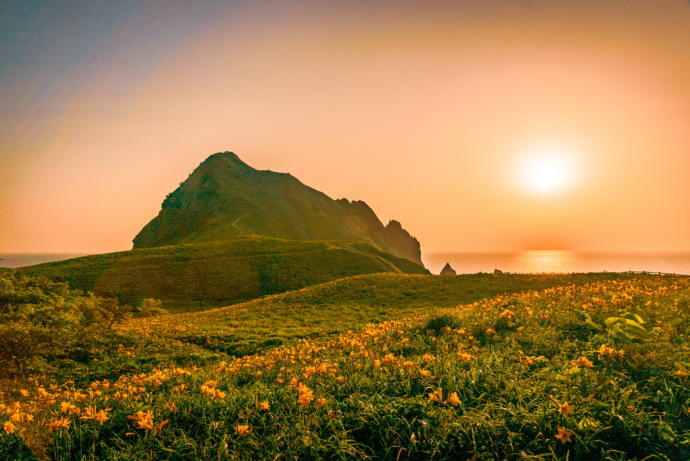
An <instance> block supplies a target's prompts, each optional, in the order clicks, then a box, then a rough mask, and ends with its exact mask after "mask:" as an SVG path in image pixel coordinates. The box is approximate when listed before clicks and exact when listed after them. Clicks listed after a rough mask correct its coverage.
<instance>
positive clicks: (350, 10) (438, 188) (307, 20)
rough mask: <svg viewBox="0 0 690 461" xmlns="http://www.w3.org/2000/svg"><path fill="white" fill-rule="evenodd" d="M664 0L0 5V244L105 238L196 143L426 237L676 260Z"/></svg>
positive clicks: (686, 63)
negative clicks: (654, 254) (664, 254)
mask: <svg viewBox="0 0 690 461" xmlns="http://www.w3.org/2000/svg"><path fill="white" fill-rule="evenodd" d="M688 56H690V4H688V2H686V1H683V0H655V1H654V2H651V1H648V0H578V1H573V0H512V1H511V0H473V1H470V0H454V1H434V0H429V1H424V2H413V1H404V0H395V1H387V0H380V1H376V2H370V1H356V0H354V1H348V2H337V1H325V0H320V1H306V0H295V1H291V2H283V1H261V0H254V1H234V2H233V1H213V0H209V1H205V2H192V1H187V2H185V1H179V0H166V1H163V0H160V1H145V0H136V1H134V0H118V1H107V0H92V1H36V0H21V1H17V0H0V252H5V253H14V252H36V253H43V252H71V253H104V252H111V251H121V250H128V249H130V248H131V247H132V239H133V238H134V236H135V235H136V234H137V233H138V232H139V230H140V229H141V228H142V227H143V226H144V225H145V224H146V223H147V222H148V221H150V220H151V219H153V218H154V217H155V216H156V214H157V213H158V211H159V210H160V206H161V203H162V201H163V199H164V198H165V196H166V195H167V194H168V193H170V192H172V191H173V190H174V189H175V188H176V187H177V186H178V185H179V183H180V182H182V181H184V179H186V178H187V176H188V175H189V173H191V171H193V170H194V168H196V167H197V166H198V165H199V163H201V162H202V161H203V160H204V159H205V158H206V157H208V156H209V155H211V154H213V153H215V152H222V151H232V152H235V153H236V154H237V155H239V157H240V158H241V159H242V160H244V161H245V162H246V163H247V164H249V165H251V166H253V167H254V168H257V169H262V170H273V171H278V172H289V173H290V174H292V175H293V176H295V177H297V178H298V179H300V180H301V181H302V182H303V183H304V184H307V185H309V186H311V187H313V188H315V189H317V190H320V191H322V192H324V193H326V194H327V195H328V196H330V197H332V198H334V199H336V198H343V197H345V198H348V199H350V200H364V201H365V202H367V203H368V204H369V205H370V206H371V207H372V208H373V209H374V211H375V212H376V213H377V214H378V216H379V217H380V218H381V220H382V221H383V222H384V223H385V222H387V221H388V220H390V219H396V220H398V221H400V222H401V223H402V224H403V227H405V228H406V229H407V230H408V231H409V232H410V233H411V234H412V235H414V236H415V237H417V238H418V239H419V240H420V242H421V244H422V251H423V252H432V251H513V250H525V249H569V250H578V251H690V59H688Z"/></svg>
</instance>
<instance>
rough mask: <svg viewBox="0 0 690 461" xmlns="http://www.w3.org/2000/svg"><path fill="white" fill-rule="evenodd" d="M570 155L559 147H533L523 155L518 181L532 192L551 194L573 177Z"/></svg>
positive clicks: (569, 181)
mask: <svg viewBox="0 0 690 461" xmlns="http://www.w3.org/2000/svg"><path fill="white" fill-rule="evenodd" d="M574 170H575V169H574V165H573V161H572V156H571V155H570V153H569V152H568V151H566V150H563V149H559V148H553V147H550V148H539V149H533V150H531V151H529V152H527V153H525V155H524V156H523V158H522V160H521V163H520V165H519V168H518V177H517V179H518V183H519V185H520V186H521V187H524V188H526V189H528V190H530V191H532V192H535V193H539V194H553V193H555V192H559V191H561V190H563V189H565V188H567V187H568V186H570V185H571V183H572V182H573V180H574V179H575V171H574Z"/></svg>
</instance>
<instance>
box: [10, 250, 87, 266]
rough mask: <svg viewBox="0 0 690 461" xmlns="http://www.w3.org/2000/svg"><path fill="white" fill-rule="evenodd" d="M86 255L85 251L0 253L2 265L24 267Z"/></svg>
mask: <svg viewBox="0 0 690 461" xmlns="http://www.w3.org/2000/svg"><path fill="white" fill-rule="evenodd" d="M78 256H85V255H84V253H0V267H22V266H31V265H33V264H41V263H48V262H51V261H61V260H63V259H70V258H76V257H78Z"/></svg>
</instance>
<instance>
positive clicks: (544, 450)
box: [0, 276, 690, 460]
mask: <svg viewBox="0 0 690 461" xmlns="http://www.w3.org/2000/svg"><path fill="white" fill-rule="evenodd" d="M499 277H501V278H502V277H505V278H506V280H504V282H506V283H507V282H508V281H509V279H510V278H511V277H513V276H499ZM499 277H497V278H499ZM363 279H366V278H357V279H351V281H350V282H351V283H354V284H355V285H354V286H357V285H360V284H361V282H362V281H363ZM392 279H393V278H391V279H390V280H388V279H387V278H386V277H380V279H379V281H378V282H377V285H374V284H372V285H370V290H371V293H374V292H376V291H377V288H380V292H381V293H382V295H381V297H377V296H376V295H374V296H373V297H372V298H371V299H372V301H371V304H372V305H382V304H384V303H385V301H384V299H385V298H386V296H385V293H386V292H387V291H388V290H392V289H394V288H393V287H394V285H395V284H394V283H393V281H392ZM415 279H416V280H417V281H418V285H417V286H416V289H415V288H414V287H413V288H410V291H405V290H406V288H405V287H408V286H409V285H411V284H413V282H414V281H415ZM425 279H426V280H429V281H430V280H432V279H440V280H443V281H442V282H441V283H449V284H450V283H451V282H446V281H445V280H451V278H448V279H445V278H441V277H434V278H432V277H428V278H425V277H417V278H415V277H404V278H401V279H400V280H399V281H403V280H404V283H398V284H397V287H398V290H402V292H401V293H400V295H399V296H398V297H397V298H396V299H395V300H392V301H390V306H391V308H392V307H393V306H395V305H398V304H399V303H401V304H402V305H405V301H404V300H405V299H406V297H410V296H413V297H416V296H417V295H416V294H417V293H418V294H419V297H418V301H419V304H420V306H421V307H420V311H419V312H418V313H417V314H416V315H414V316H412V317H409V318H407V319H402V320H395V321H389V322H384V323H377V324H370V325H367V326H365V327H364V328H361V329H360V328H357V329H355V331H353V332H346V333H342V334H340V335H333V336H326V337H322V338H316V339H303V340H301V341H300V342H299V343H298V344H295V345H290V346H285V347H279V348H275V349H272V350H271V351H268V352H265V353H263V354H258V355H253V356H246V357H241V358H237V359H232V360H226V361H224V362H220V363H217V364H214V365H212V366H208V367H204V368H203V369H199V368H194V367H172V368H161V369H158V370H155V371H152V372H150V373H144V374H136V375H126V376H123V377H121V378H120V379H118V380H117V381H99V382H94V383H91V384H90V385H89V386H87V387H86V388H77V387H75V386H74V385H73V384H71V383H67V384H65V385H56V386H52V387H44V388H39V387H37V386H34V385H32V386H27V387H26V388H25V389H23V392H19V390H17V391H16V392H15V393H14V394H13V395H14V396H16V399H15V398H7V397H5V398H4V402H3V406H2V407H0V412H4V414H5V419H6V422H5V423H4V426H3V427H4V431H0V434H1V435H0V457H3V455H5V457H8V454H11V455H12V456H14V457H18V455H17V454H19V459H32V458H31V456H32V455H31V454H30V452H29V451H28V448H26V444H27V443H28V445H29V446H31V447H33V449H34V452H35V453H38V454H40V455H41V456H47V457H51V458H53V459H80V460H96V459H119V460H135V459H136V460H139V459H169V460H192V459H221V460H231V459H233V460H234V459H281V458H286V459H314V460H315V459H403V460H407V459H420V460H421V459H448V460H450V459H453V460H455V459H474V460H503V459H562V460H566V459H568V460H582V459H587V460H604V459H607V460H634V459H636V460H642V459H661V460H680V459H689V458H690V449H689V448H688V447H689V446H690V417H689V416H688V414H690V391H688V389H690V387H689V386H688V381H687V380H688V379H690V352H689V351H690V344H689V342H688V336H687V334H688V328H689V325H688V321H687V320H686V316H687V309H688V306H689V304H690V282H689V281H688V279H687V278H670V277H669V278H663V277H645V278H640V279H635V280H609V281H597V282H593V283H588V284H585V285H564V286H555V287H552V288H548V289H545V290H543V291H527V292H522V293H516V294H508V295H499V296H495V297H492V298H489V299H481V300H477V301H476V302H473V303H467V304H462V305H460V306H457V307H454V308H446V309H442V308H437V307H433V306H431V305H430V304H427V303H424V301H423V300H424V299H425V298H426V296H427V293H428V294H431V295H432V296H433V293H437V292H438V288H439V287H438V286H436V287H434V286H433V284H432V286H428V284H427V285H426V288H425V283H424V281H425ZM543 282H544V280H542V283H543ZM450 286H451V285H448V287H450ZM340 288H341V289H342V290H341V293H342V295H341V296H340V301H336V302H335V303H334V304H333V305H334V306H341V305H347V304H348V303H355V302H360V303H361V304H362V305H366V304H367V303H366V301H358V298H359V296H358V295H362V292H360V293H353V291H356V290H355V289H354V288H353V285H349V286H348V285H347V284H346V285H343V286H341V287H340ZM425 289H428V291H427V292H426V293H425V291H424V290H425ZM319 290H321V292H320V293H321V294H326V293H329V294H334V293H337V292H338V290H337V284H329V285H326V286H322V287H320V288H319ZM410 293H413V294H412V295H410ZM309 295H310V293H309V290H304V291H303V292H297V293H290V294H289V295H284V296H291V297H292V300H293V301H294V302H296V303H297V304H298V305H299V302H300V300H302V301H304V302H306V301H307V299H308V297H309ZM311 295H312V296H313V298H312V300H311V302H310V303H309V304H311V305H314V306H319V305H328V304H329V302H330V301H329V300H328V299H329V298H328V297H326V298H323V297H321V296H317V295H316V293H311ZM452 296H455V295H448V298H449V299H448V301H449V302H450V298H451V297H452ZM364 299H365V298H364ZM283 301H284V302H285V304H284V307H286V306H287V305H288V303H289V301H290V300H289V299H285V300H283ZM410 304H412V303H410ZM246 307H247V306H246V305H245V308H246ZM314 309H318V307H314ZM218 312H220V313H223V312H224V310H219V311H216V313H213V312H208V313H204V314H199V316H198V318H199V319H202V318H204V316H214V315H218ZM330 312H331V313H333V312H334V311H330ZM223 315H225V314H223ZM297 315H298V314H295V316H297ZM190 317H191V316H190ZM15 400H16V401H19V403H15ZM20 431H23V432H20ZM22 453H24V454H22Z"/></svg>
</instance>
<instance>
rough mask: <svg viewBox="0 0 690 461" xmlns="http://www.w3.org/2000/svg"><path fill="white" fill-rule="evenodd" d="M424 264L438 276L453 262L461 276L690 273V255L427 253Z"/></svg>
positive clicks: (558, 252)
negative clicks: (548, 273)
mask: <svg viewBox="0 0 690 461" xmlns="http://www.w3.org/2000/svg"><path fill="white" fill-rule="evenodd" d="M422 260H423V261H424V265H426V267H427V269H429V270H430V271H431V272H432V273H434V274H438V273H439V272H441V269H443V266H445V265H446V263H450V265H451V267H452V268H453V269H455V271H456V272H457V273H458V274H475V273H477V272H493V271H494V269H500V270H502V271H503V272H513V273H534V272H563V273H571V272H604V271H607V272H626V271H648V272H668V273H673V274H685V275H688V274H690V253H578V252H572V251H521V252H515V253H450V252H447V253H446V252H444V253H427V254H425V255H423V256H422Z"/></svg>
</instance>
